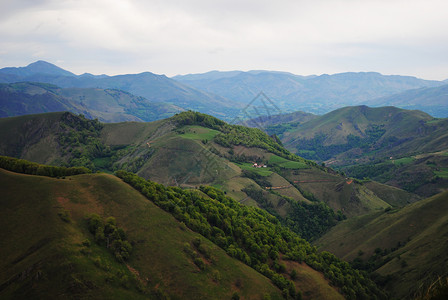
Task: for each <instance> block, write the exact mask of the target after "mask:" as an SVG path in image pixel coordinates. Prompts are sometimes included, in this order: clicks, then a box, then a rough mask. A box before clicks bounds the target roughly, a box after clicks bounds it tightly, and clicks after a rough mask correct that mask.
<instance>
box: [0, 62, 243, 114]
mask: <svg viewBox="0 0 448 300" xmlns="http://www.w3.org/2000/svg"><path fill="white" fill-rule="evenodd" d="M25 81H26V82H41V83H51V84H54V85H56V86H58V87H61V88H102V89H118V90H123V91H126V92H129V93H132V94H134V95H136V96H141V97H144V98H145V99H147V100H148V101H151V102H161V103H168V104H172V105H176V106H179V107H181V108H182V109H191V110H196V111H203V112H204V113H208V114H212V115H216V116H219V117H221V118H223V119H231V118H233V117H235V116H236V115H237V114H238V112H239V110H240V109H241V108H242V105H241V104H239V103H236V102H232V101H231V100H229V99H224V98H222V97H220V96H216V95H212V94H209V93H206V92H202V91H199V90H197V89H194V88H191V87H189V86H186V85H184V84H182V83H180V82H177V81H175V80H172V79H170V78H168V77H166V76H164V75H157V74H153V73H150V72H144V73H140V74H129V75H117V76H107V75H100V76H95V75H91V74H83V75H79V76H78V75H75V74H73V73H71V72H69V71H66V70H63V69H61V68H59V67H57V66H55V65H53V64H50V63H48V62H45V61H37V62H34V63H32V64H30V65H28V66H26V67H20V68H3V69H0V82H3V83H16V82H25Z"/></svg>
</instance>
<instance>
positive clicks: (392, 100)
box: [368, 80, 448, 118]
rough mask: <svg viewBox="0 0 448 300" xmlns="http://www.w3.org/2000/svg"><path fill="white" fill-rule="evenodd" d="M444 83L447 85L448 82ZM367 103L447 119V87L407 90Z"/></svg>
mask: <svg viewBox="0 0 448 300" xmlns="http://www.w3.org/2000/svg"><path fill="white" fill-rule="evenodd" d="M444 82H445V83H447V82H448V80H445V81H444ZM368 103H369V105H371V106H385V105H388V106H390V105H392V106H397V107H401V108H405V109H418V110H422V111H424V112H426V113H429V114H430V115H432V116H434V117H436V118H446V117H448V85H447V84H445V85H442V86H438V87H423V88H419V89H413V90H407V91H404V92H402V93H399V94H395V95H391V96H386V97H381V98H377V99H373V100H371V101H369V102H368Z"/></svg>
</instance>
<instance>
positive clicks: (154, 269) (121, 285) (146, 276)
mask: <svg viewBox="0 0 448 300" xmlns="http://www.w3.org/2000/svg"><path fill="white" fill-rule="evenodd" d="M0 178H1V180H0V185H1V190H2V201H1V204H0V205H1V209H0V215H1V218H0V219H1V221H0V222H1V226H2V228H3V229H4V230H2V231H1V233H0V236H1V243H2V247H1V248H0V253H1V255H2V261H1V268H0V269H1V272H0V297H1V298H15V299H18V298H35V299H37V298H47V299H48V298H63V299H73V298H77V299H80V298H90V299H92V298H93V299H123V298H128V299H130V298H132V299H148V298H149V299H161V298H168V297H171V298H177V299H179V298H184V299H185V298H189V299H193V298H195V299H210V295H213V298H216V299H220V298H221V299H222V298H229V299H230V298H231V297H232V295H233V294H234V293H238V294H239V295H240V296H241V297H242V298H246V299H252V297H255V298H256V297H259V298H261V297H263V296H266V295H267V296H269V297H271V298H272V299H281V298H282V296H281V291H280V290H279V289H278V288H276V287H275V286H274V285H273V284H272V283H271V282H270V281H269V279H268V278H266V277H264V276H263V275H261V274H259V273H257V272H256V271H255V270H253V269H252V268H249V267H248V266H246V265H244V264H243V263H241V262H239V261H238V260H236V259H234V258H231V257H229V256H228V255H227V254H226V252H225V251H224V250H222V249H221V248H219V247H217V246H216V245H214V244H212V243H211V242H210V241H208V240H207V239H204V238H203V237H202V236H201V235H199V234H197V233H195V232H192V231H191V230H189V229H187V228H185V225H184V227H182V224H181V223H180V222H178V221H176V220H175V219H174V218H173V217H172V216H171V215H170V214H169V213H167V212H164V211H163V210H161V209H160V208H158V207H157V206H156V205H154V204H153V203H152V202H150V201H148V200H147V199H146V198H145V197H144V196H142V195H141V194H140V193H139V192H137V191H136V190H134V189H132V188H131V187H129V185H127V184H125V183H123V182H122V181H121V180H119V179H118V178H116V177H115V176H111V175H106V174H98V175H78V176H73V177H67V178H65V179H56V178H48V177H42V176H32V175H23V174H17V173H11V172H8V171H5V170H3V169H0ZM30 195H32V197H30ZM93 213H95V214H98V215H99V216H101V218H104V219H106V218H108V217H114V218H115V219H116V221H117V224H118V225H119V226H120V227H123V228H124V229H125V231H126V233H127V235H128V239H129V240H130V241H131V242H132V243H133V245H134V246H133V252H132V255H131V256H130V259H129V260H127V261H126V263H119V262H118V261H117V260H116V259H115V258H114V257H113V255H111V253H110V252H109V251H108V249H107V248H106V247H102V246H100V245H97V244H96V243H95V240H94V237H93V236H92V234H91V233H90V232H89V231H88V229H87V220H86V216H87V215H90V214H93ZM64 214H65V216H68V217H61V216H64ZM197 239H199V240H200V241H202V247H203V248H202V249H207V250H208V251H210V252H213V254H212V257H211V258H210V259H209V260H210V262H209V261H208V260H206V261H207V267H206V269H204V270H201V269H199V268H198V267H197V265H196V264H195V263H194V262H193V259H192V258H190V256H189V254H188V253H187V252H186V251H185V250H184V248H185V247H186V246H185V245H190V244H191V243H192V241H194V240H197ZM192 247H193V246H192ZM200 257H201V256H200ZM200 259H203V258H200ZM307 271H308V270H303V272H307ZM307 274H309V275H310V276H313V277H315V278H316V275H315V274H314V273H313V271H311V272H310V273H307ZM319 275H320V274H319ZM317 278H319V276H317ZM314 284H317V285H320V284H322V285H323V284H326V283H325V282H324V281H323V280H322V281H321V282H319V281H317V280H316V281H315V282H314ZM327 286H328V285H327ZM331 290H332V289H331V287H329V286H328V288H327V290H326V292H329V293H332V292H331ZM333 293H334V295H335V296H337V292H336V291H334V290H333ZM314 295H316V296H317V297H321V298H322V295H320V296H319V295H318V294H314Z"/></svg>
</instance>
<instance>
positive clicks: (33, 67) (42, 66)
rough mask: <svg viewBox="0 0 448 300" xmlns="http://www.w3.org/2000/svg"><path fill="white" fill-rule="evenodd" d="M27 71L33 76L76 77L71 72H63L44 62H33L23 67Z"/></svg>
mask: <svg viewBox="0 0 448 300" xmlns="http://www.w3.org/2000/svg"><path fill="white" fill-rule="evenodd" d="M25 69H28V71H30V72H32V73H34V74H50V75H63V76H76V75H75V74H73V73H72V72H69V71H67V70H64V69H62V68H60V67H58V66H56V65H54V64H52V63H49V62H46V61H44V60H38V61H35V62H33V63H31V64H29V65H28V66H26V67H25Z"/></svg>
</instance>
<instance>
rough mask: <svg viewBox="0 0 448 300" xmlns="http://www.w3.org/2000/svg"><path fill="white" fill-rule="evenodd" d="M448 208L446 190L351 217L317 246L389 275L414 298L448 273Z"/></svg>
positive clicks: (398, 290) (400, 291)
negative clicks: (394, 206)
mask: <svg viewBox="0 0 448 300" xmlns="http://www.w3.org/2000/svg"><path fill="white" fill-rule="evenodd" d="M447 211H448V193H447V192H444V193H441V194H438V195H436V196H433V197H431V198H428V199H425V200H421V201H419V202H416V203H413V204H411V205H408V206H405V207H403V208H401V209H390V210H389V209H387V210H386V211H384V212H378V213H374V214H369V215H365V216H361V217H356V218H353V219H350V220H346V221H344V222H342V223H340V224H338V225H337V226H335V227H333V228H332V229H331V230H330V231H329V232H327V233H326V234H325V235H324V236H323V237H322V238H320V239H319V240H317V241H316V242H315V245H317V246H318V247H319V249H320V250H321V251H322V250H325V251H330V252H332V253H335V254H336V255H337V256H338V257H340V258H343V259H345V260H348V261H354V265H356V266H359V267H361V268H365V269H368V270H372V271H375V273H377V274H379V275H381V276H384V277H383V279H381V281H382V282H383V284H384V286H385V287H386V289H387V290H389V291H390V292H391V293H392V294H393V295H394V296H396V297H398V298H399V299H409V298H412V297H413V295H414V293H416V292H418V291H419V289H421V288H422V287H425V286H428V285H429V284H430V283H432V282H434V281H435V280H436V279H438V277H439V276H442V277H443V276H446V275H447V274H446V272H447V268H448V255H447V253H448V244H447V243H446V237H447V235H448V226H447V225H448V215H447V214H446V212H447Z"/></svg>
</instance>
